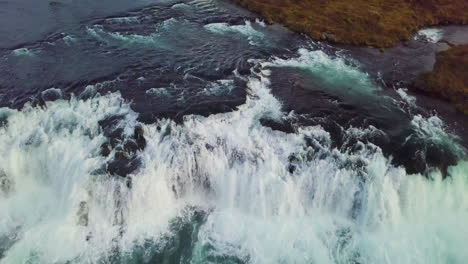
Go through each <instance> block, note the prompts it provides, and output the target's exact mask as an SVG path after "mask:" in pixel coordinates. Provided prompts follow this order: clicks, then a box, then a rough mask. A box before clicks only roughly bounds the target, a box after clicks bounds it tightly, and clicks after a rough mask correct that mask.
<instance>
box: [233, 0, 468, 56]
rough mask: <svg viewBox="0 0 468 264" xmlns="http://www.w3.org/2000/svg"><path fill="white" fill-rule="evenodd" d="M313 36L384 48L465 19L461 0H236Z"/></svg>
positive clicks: (467, 15) (467, 6)
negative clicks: (416, 34)
mask: <svg viewBox="0 0 468 264" xmlns="http://www.w3.org/2000/svg"><path fill="white" fill-rule="evenodd" d="M234 2H236V3H238V4H239V5H241V6H243V7H245V8H246V9H249V10H250V11H253V12H255V13H258V14H260V15H261V16H263V17H264V18H265V19H266V20H267V21H268V22H270V23H280V24H283V25H285V26H287V27H288V28H290V29H291V30H293V31H296V32H301V33H305V34H307V35H309V36H310V37H311V38H313V39H316V40H327V41H330V42H334V43H341V44H352V45H366V46H373V47H378V48H388V47H392V46H394V45H396V44H397V43H399V42H400V41H404V40H409V39H411V37H412V36H413V34H415V33H416V32H417V31H418V30H419V29H421V28H423V27H426V26H432V25H447V24H467V23H468V12H467V11H466V10H468V2H467V1H465V0H453V1H450V0H425V1H422V0H416V1H408V0H356V1H347V0H328V1H325V0H299V1H290V0H280V1H276V0H275V1H273V0H267V1H260V0H234Z"/></svg>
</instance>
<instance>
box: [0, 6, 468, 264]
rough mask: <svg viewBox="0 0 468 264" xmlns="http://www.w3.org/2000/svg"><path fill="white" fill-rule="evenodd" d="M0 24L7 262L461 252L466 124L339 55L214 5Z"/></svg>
mask: <svg viewBox="0 0 468 264" xmlns="http://www.w3.org/2000/svg"><path fill="white" fill-rule="evenodd" d="M0 23H1V24H2V26H1V28H0V37H1V38H0V106H1V107H2V108H0V263H1V264H16V263H30V264H36V263H37V264H43V263H44V264H50V263H57V264H69V263H70V264H72V263H122V264H124V263H125V264H126V263H193V264H195V263H317V264H318V263H320V264H322V263H343V264H344V263H350V264H351V263H353V264H357V263H361V264H367V263H369V264H371V263H392V264H393V263H411V264H413V263H424V264H426V263H466V262H467V260H468V251H466V242H467V240H468V226H467V225H465V224H464V223H465V222H466V221H467V220H468V189H467V188H468V161H467V154H466V150H465V147H464V144H462V138H461V137H462V136H463V135H459V134H457V133H455V132H454V131H452V130H451V129H450V126H448V125H447V124H446V123H445V122H444V120H443V118H441V117H439V116H438V115H437V113H435V112H433V111H429V110H427V109H425V108H424V107H421V106H418V98H417V97H415V96H413V95H411V94H410V93H409V92H408V91H407V90H406V89H405V87H404V86H395V85H393V86H389V85H384V84H383V81H382V80H381V79H380V78H379V77H378V75H373V74H369V73H368V72H367V70H366V69H365V68H364V67H363V66H362V65H361V63H360V62H359V60H357V59H355V58H353V57H352V56H350V55H349V54H347V53H346V52H343V50H341V49H339V48H336V47H332V46H329V45H326V44H323V43H318V42H314V41H312V40H310V39H308V38H307V37H305V36H302V35H299V34H295V33H292V32H290V31H288V30H287V29H285V28H283V27H281V26H279V25H268V24H266V23H264V22H263V21H261V20H260V19H258V18H257V17H255V16H254V15H252V14H250V13H248V12H246V11H244V10H242V9H240V8H238V7H235V6H234V5H232V4H231V3H229V1H221V0H219V1H216V0H194V1H156V0H146V1H144V0H131V1H130V0H117V1H115V0H114V1H109V0H102V1H96V0H93V1H88V0H79V1H78V0H76V1H75V0H63V1H46V0H41V1H32V0H18V1H2V2H0ZM427 32H429V33H427ZM427 32H426V33H425V34H430V37H431V38H436V37H437V36H436V35H434V34H436V33H437V32H436V33H434V32H431V31H427ZM434 36H435V37H434Z"/></svg>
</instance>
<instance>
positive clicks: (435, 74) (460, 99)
mask: <svg viewBox="0 0 468 264" xmlns="http://www.w3.org/2000/svg"><path fill="white" fill-rule="evenodd" d="M416 86H417V87H418V88H420V89H423V90H425V91H427V92H429V93H430V94H433V95H434V96H439V97H442V98H444V99H446V100H449V101H451V102H453V103H454V104H455V105H456V106H457V108H458V109H459V110H460V111H462V112H464V113H465V114H467V115H468V45H461V46H456V47H453V48H451V49H449V50H447V51H443V52H441V53H439V54H437V62H436V64H435V65H434V70H433V71H432V72H430V73H426V74H423V75H421V77H420V79H419V83H418V82H417V85H416Z"/></svg>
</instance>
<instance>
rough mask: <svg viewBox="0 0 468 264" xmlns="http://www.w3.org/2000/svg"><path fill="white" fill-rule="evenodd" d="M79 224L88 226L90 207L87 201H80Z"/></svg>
mask: <svg viewBox="0 0 468 264" xmlns="http://www.w3.org/2000/svg"><path fill="white" fill-rule="evenodd" d="M77 217H78V225H81V226H88V222H89V208H88V203H87V202H85V201H82V202H80V206H79V208H78V212H77Z"/></svg>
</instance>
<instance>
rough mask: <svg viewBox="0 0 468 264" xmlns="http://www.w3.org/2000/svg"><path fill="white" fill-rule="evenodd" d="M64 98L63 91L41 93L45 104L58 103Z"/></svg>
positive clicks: (48, 90) (54, 90)
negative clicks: (57, 101)
mask: <svg viewBox="0 0 468 264" xmlns="http://www.w3.org/2000/svg"><path fill="white" fill-rule="evenodd" d="M62 98H63V93H62V90H60V89H57V88H50V89H47V90H45V91H43V92H42V93H41V99H42V100H43V101H44V102H48V101H56V100H59V99H62Z"/></svg>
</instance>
